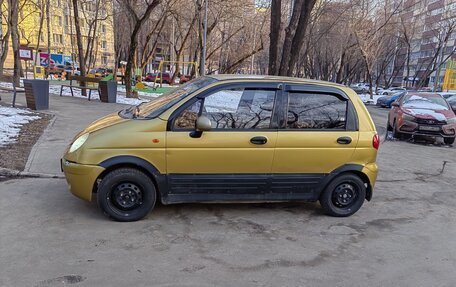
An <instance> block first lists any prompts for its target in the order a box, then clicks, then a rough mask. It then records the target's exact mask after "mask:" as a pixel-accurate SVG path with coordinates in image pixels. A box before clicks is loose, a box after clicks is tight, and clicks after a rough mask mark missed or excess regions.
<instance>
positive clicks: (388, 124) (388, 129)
mask: <svg viewBox="0 0 456 287" xmlns="http://www.w3.org/2000/svg"><path fill="white" fill-rule="evenodd" d="M386 130H387V131H388V132H392V131H393V127H392V126H391V125H390V123H389V120H387V121H386Z"/></svg>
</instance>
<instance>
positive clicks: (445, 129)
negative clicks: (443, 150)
mask: <svg viewBox="0 0 456 287" xmlns="http://www.w3.org/2000/svg"><path fill="white" fill-rule="evenodd" d="M391 106H392V108H391V110H390V112H389V115H388V125H387V129H388V130H389V131H392V132H393V136H394V137H395V138H404V137H411V136H425V137H438V136H440V137H443V139H444V141H445V143H446V144H453V143H454V140H455V137H456V115H455V113H454V111H453V110H452V109H451V107H450V106H449V105H448V103H447V102H446V101H445V99H444V98H443V97H442V96H440V95H438V94H432V93H407V94H406V95H404V96H402V97H400V98H399V99H397V101H395V102H394V103H393V104H392V105H391Z"/></svg>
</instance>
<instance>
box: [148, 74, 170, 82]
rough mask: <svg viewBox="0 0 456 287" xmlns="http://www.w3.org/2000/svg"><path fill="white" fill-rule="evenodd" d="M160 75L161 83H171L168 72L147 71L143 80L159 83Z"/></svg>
mask: <svg viewBox="0 0 456 287" xmlns="http://www.w3.org/2000/svg"><path fill="white" fill-rule="evenodd" d="M160 77H161V78H162V79H163V80H162V81H161V82H162V83H163V84H170V83H171V74H170V73H156V74H153V73H147V75H146V77H145V78H144V81H146V82H157V83H160Z"/></svg>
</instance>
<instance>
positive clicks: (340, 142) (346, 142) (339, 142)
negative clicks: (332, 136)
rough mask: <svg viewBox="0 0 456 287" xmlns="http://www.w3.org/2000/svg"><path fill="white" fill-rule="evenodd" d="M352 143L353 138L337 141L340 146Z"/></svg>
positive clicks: (341, 138) (342, 138)
mask: <svg viewBox="0 0 456 287" xmlns="http://www.w3.org/2000/svg"><path fill="white" fill-rule="evenodd" d="M351 142H352V138H351V137H340V138H338V139H337V143H338V144H350V143H351Z"/></svg>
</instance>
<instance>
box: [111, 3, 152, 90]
mask: <svg viewBox="0 0 456 287" xmlns="http://www.w3.org/2000/svg"><path fill="white" fill-rule="evenodd" d="M118 1H119V3H120V4H121V5H123V7H124V8H125V9H126V10H127V11H128V14H129V15H130V17H132V21H133V23H132V24H133V30H132V32H131V35H130V44H129V46H128V58H127V65H126V68H125V87H126V92H127V97H135V95H134V94H133V93H132V89H131V76H132V68H133V62H134V58H135V54H136V49H137V47H138V33H139V32H140V31H141V27H142V26H143V24H144V23H145V22H146V21H147V20H148V19H149V16H150V14H151V13H152V11H153V10H154V9H155V8H156V7H157V6H158V4H160V2H161V0H152V1H151V2H148V1H145V3H144V4H145V5H146V7H145V10H144V13H142V15H140V14H138V13H137V12H136V10H143V7H142V5H138V4H137V3H131V2H132V1H128V0H118ZM133 2H135V1H133ZM135 4H136V5H135ZM138 6H139V7H138Z"/></svg>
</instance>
